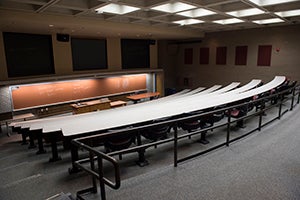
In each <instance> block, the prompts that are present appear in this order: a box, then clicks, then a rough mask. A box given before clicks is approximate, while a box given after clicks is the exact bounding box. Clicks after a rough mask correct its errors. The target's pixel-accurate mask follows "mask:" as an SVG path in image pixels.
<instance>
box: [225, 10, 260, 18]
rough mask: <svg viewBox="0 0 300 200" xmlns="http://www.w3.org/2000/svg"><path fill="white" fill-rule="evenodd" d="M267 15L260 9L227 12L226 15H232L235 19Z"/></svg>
mask: <svg viewBox="0 0 300 200" xmlns="http://www.w3.org/2000/svg"><path fill="white" fill-rule="evenodd" d="M263 13H265V12H264V11H263V10H261V9H258V8H250V9H245V10H237V11H232V12H227V13H226V14H228V15H232V16H235V17H247V16H253V15H259V14H263Z"/></svg>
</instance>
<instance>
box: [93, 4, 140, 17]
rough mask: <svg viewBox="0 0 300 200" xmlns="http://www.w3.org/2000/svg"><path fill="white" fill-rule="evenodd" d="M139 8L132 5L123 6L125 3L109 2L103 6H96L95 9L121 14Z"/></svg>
mask: <svg viewBox="0 0 300 200" xmlns="http://www.w3.org/2000/svg"><path fill="white" fill-rule="evenodd" d="M139 9H140V8H137V7H133V6H125V5H119V4H115V3H111V4H107V5H105V6H103V7H100V8H97V9H96V10H95V11H96V12H98V13H113V14H119V15H123V14H126V13H130V12H133V11H136V10H139Z"/></svg>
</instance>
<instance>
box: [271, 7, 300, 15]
mask: <svg viewBox="0 0 300 200" xmlns="http://www.w3.org/2000/svg"><path fill="white" fill-rule="evenodd" d="M275 14H276V15H279V16H281V17H292V16H298V15H300V9H297V10H288V11H282V12H276V13H275Z"/></svg>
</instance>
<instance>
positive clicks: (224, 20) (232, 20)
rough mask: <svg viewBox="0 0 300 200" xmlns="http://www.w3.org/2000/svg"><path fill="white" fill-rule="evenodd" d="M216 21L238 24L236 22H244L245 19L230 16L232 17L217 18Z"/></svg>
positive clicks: (218, 22)
mask: <svg viewBox="0 0 300 200" xmlns="http://www.w3.org/2000/svg"><path fill="white" fill-rule="evenodd" d="M213 22H214V23H217V24H223V25H225V24H236V23H241V22H244V21H243V20H241V19H237V18H230V19H221V20H216V21H213Z"/></svg>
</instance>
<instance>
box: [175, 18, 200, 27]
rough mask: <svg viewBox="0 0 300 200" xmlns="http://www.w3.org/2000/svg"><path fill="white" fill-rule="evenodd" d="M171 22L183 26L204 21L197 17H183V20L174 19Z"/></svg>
mask: <svg viewBox="0 0 300 200" xmlns="http://www.w3.org/2000/svg"><path fill="white" fill-rule="evenodd" d="M173 23H175V24H180V25H182V26H184V25H191V24H200V23H204V21H202V20H199V19H184V20H179V21H174V22H173Z"/></svg>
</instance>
